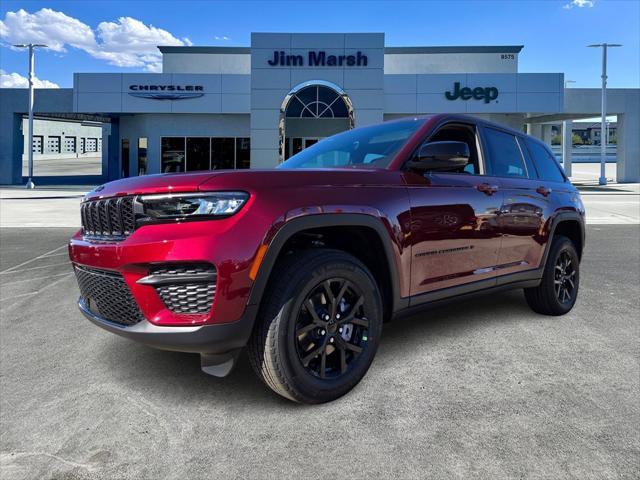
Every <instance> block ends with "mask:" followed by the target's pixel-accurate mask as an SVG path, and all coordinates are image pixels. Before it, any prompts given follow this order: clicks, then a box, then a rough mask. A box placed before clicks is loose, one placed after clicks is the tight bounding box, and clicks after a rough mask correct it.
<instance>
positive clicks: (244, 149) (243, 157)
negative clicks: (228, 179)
mask: <svg viewBox="0 0 640 480" xmlns="http://www.w3.org/2000/svg"><path fill="white" fill-rule="evenodd" d="M250 155H251V139H249V138H236V168H249V167H250V161H249V159H250Z"/></svg>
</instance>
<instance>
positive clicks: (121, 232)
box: [80, 197, 136, 240]
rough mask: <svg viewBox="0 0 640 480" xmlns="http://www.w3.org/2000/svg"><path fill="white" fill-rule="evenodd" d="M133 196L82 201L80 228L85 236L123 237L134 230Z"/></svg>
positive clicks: (115, 238)
mask: <svg viewBox="0 0 640 480" xmlns="http://www.w3.org/2000/svg"><path fill="white" fill-rule="evenodd" d="M133 200H134V197H118V198H107V199H104V200H95V201H92V202H84V203H83V204H82V205H81V207H80V214H81V217H82V230H83V232H84V235H85V236H87V237H95V238H101V239H114V240H117V239H123V238H125V237H127V236H129V235H131V233H132V232H133V231H134V230H135V228H136V222H135V215H134V213H133Z"/></svg>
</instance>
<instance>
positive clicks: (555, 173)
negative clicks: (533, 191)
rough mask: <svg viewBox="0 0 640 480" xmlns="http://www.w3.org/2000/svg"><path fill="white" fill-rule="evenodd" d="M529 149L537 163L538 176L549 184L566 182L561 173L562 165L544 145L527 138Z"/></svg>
mask: <svg viewBox="0 0 640 480" xmlns="http://www.w3.org/2000/svg"><path fill="white" fill-rule="evenodd" d="M527 147H529V152H531V156H532V157H533V161H534V162H535V163H536V168H537V170H538V174H539V175H540V178H541V179H542V180H546V181H548V182H564V175H563V174H562V172H561V171H560V165H559V164H558V162H557V160H556V159H555V157H553V156H552V155H551V153H549V151H548V150H547V149H546V148H545V147H544V145H541V144H539V143H538V142H536V141H534V140H531V139H529V138H527Z"/></svg>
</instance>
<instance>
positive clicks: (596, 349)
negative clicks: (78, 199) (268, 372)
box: [0, 225, 640, 480]
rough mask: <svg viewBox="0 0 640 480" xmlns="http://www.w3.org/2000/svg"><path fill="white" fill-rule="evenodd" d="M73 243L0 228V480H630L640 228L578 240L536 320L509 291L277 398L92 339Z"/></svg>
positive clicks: (148, 352)
mask: <svg viewBox="0 0 640 480" xmlns="http://www.w3.org/2000/svg"><path fill="white" fill-rule="evenodd" d="M72 231H73V229H65V228H39V229H28V228H7V229H1V230H0V236H1V238H0V241H1V248H0V261H1V264H2V269H1V270H2V271H1V272H0V283H1V285H2V286H1V290H0V301H1V305H2V315H1V319H0V327H1V333H0V347H1V354H0V355H1V356H0V360H1V365H0V367H1V368H0V372H1V375H0V427H1V428H0V468H1V470H0V477H1V478H2V479H4V480H6V479H32V478H56V479H85V478H87V479H93V478H96V479H97V478H118V479H126V478H132V479H159V478H175V479H191V478H207V479H210V478H225V479H226V478H322V479H324V478H401V479H405V478H406V479H410V478H455V477H457V478H472V477H473V478H490V479H495V478H553V479H561V478H576V479H589V478H594V479H595V478H598V479H601V478H629V479H633V478H635V479H637V478H639V477H640V402H639V401H638V398H640V386H639V383H640V367H639V355H640V352H639V339H640V328H639V322H638V318H639V313H640V305H639V297H638V287H639V285H640V278H639V275H640V272H639V267H638V265H639V261H640V259H639V251H640V244H639V242H640V240H639V231H638V226H637V225H606V226H605V225H600V226H598V225H590V226H589V227H588V231H587V247H586V252H585V254H584V261H583V264H582V268H583V270H582V279H581V280H582V285H581V292H580V296H579V299H578V303H577V305H576V307H575V309H574V310H573V311H572V312H571V313H570V314H568V315H566V316H564V317H560V318H552V317H544V316H539V315H536V314H534V313H533V312H531V311H530V310H529V309H528V307H527V306H526V304H525V302H524V299H523V297H522V294H521V292H510V293H506V294H499V295H498V294H495V295H492V296H490V297H485V298H480V299H476V300H473V301H466V302H462V301H459V302H457V303H454V304H451V305H448V306H446V307H440V308H437V309H432V310H428V311H425V312H423V313H420V314H418V315H415V316H413V317H410V318H405V319H402V320H398V321H396V322H393V323H391V324H388V325H387V326H385V329H384V333H383V338H382V342H381V346H380V350H379V352H378V355H377V357H376V359H375V361H374V363H373V366H372V368H371V370H370V371H369V373H368V374H367V376H366V377H365V378H364V380H363V381H362V382H361V383H360V384H359V385H358V386H357V387H356V388H355V389H354V390H353V391H352V392H351V393H350V394H348V395H347V396H345V397H343V398H342V399H340V400H338V401H336V402H333V403H330V404H325V405H320V406H301V405H296V404H293V403H291V402H288V401H286V400H284V399H282V398H280V397H278V396H276V395H275V394H273V393H272V392H271V391H269V390H268V389H267V388H265V387H264V386H263V385H262V384H261V383H260V382H259V381H258V379H257V378H256V377H255V376H254V375H253V372H252V371H251V369H250V367H249V364H248V361H247V359H246V358H244V357H243V358H241V361H240V363H239V365H238V367H237V369H236V370H235V371H234V372H233V373H232V375H231V376H230V377H227V378H224V379H219V378H214V377H209V376H207V375H205V374H203V373H201V371H200V365H199V359H198V356H197V355H190V354H180V353H171V352H162V351H156V350H152V349H150V348H147V347H145V346H142V345H138V344H135V343H132V342H129V341H127V340H125V339H122V338H119V337H117V336H114V335H111V334H109V333H107V332H105V331H102V330H100V329H98V328H97V327H95V326H93V325H92V324H90V323H89V322H88V321H87V320H85V319H84V318H83V317H82V316H81V315H80V313H79V312H78V311H77V309H76V306H75V301H76V298H77V295H78V290H77V286H76V284H75V279H74V278H73V274H72V273H71V266H70V264H69V263H68V260H67V257H66V247H65V242H66V239H67V238H68V237H69V236H70V235H71V233H72Z"/></svg>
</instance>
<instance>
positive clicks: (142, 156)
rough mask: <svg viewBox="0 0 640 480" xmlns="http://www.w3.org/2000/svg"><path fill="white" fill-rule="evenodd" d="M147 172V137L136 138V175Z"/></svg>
mask: <svg viewBox="0 0 640 480" xmlns="http://www.w3.org/2000/svg"><path fill="white" fill-rule="evenodd" d="M146 174H147V139H146V137H142V138H139V139H138V175H146Z"/></svg>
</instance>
